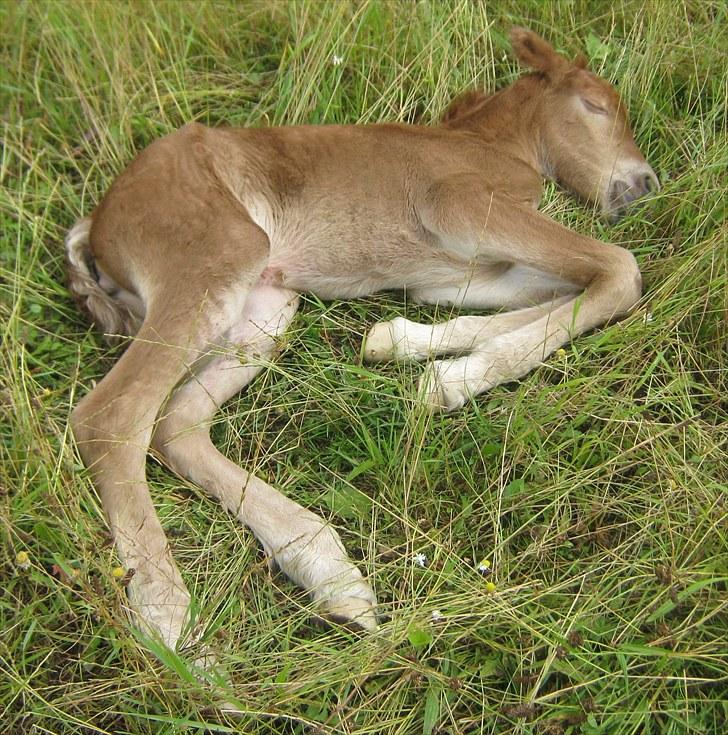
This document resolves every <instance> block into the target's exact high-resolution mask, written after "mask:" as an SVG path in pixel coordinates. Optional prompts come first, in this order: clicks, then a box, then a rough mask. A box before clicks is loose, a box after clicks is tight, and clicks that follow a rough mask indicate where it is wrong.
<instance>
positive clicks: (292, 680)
mask: <svg viewBox="0 0 728 735" xmlns="http://www.w3.org/2000/svg"><path fill="white" fill-rule="evenodd" d="M0 16H1V20H2V22H1V24H0V27H1V29H2V30H1V31H0V32H1V33H2V39H3V41H2V48H1V50H0V54H1V56H0V69H1V70H2V72H1V74H2V77H0V81H1V84H0V90H1V91H0V94H2V104H1V105H0V109H2V114H3V128H4V131H3V153H2V160H1V167H0V179H1V184H2V190H1V191H0V208H1V211H2V233H1V237H2V246H1V249H0V259H1V260H0V268H1V269H2V281H1V286H0V287H1V288H2V300H1V301H0V310H1V314H2V320H1V322H0V324H1V325H2V326H1V328H2V351H1V353H0V360H1V362H0V381H1V382H2V394H1V395H2V411H3V422H2V444H1V447H2V449H1V451H2V464H1V468H0V528H1V534H2V537H1V538H2V560H1V561H0V574H1V575H2V577H1V581H0V584H1V585H2V595H1V596H0V629H1V630H2V635H0V722H1V723H2V726H0V731H2V732H3V733H8V734H13V735H14V734H15V733H63V734H65V733H84V734H87V733H114V734H119V733H134V734H135V735H140V734H142V733H144V734H147V733H165V734H168V733H178V732H190V733H194V732H210V733H217V732H244V733H304V732H321V733H339V732H341V733H352V734H354V733H360V734H364V733H382V734H385V733H386V734H388V735H389V734H391V735H394V734H395V733H397V734H405V733H407V734H409V733H424V734H426V735H427V734H430V733H448V734H450V733H452V734H453V735H454V734H456V733H463V734H465V733H534V734H537V733H544V734H549V735H556V734H558V733H585V734H588V735H597V734H598V733H601V734H604V735H621V734H627V733H648V734H650V733H661V734H662V733H666V734H668V735H669V734H677V733H701V734H702V733H719V732H724V731H725V727H726V718H727V717H728V592H727V590H728V576H727V575H728V528H727V523H726V519H727V509H726V495H725V493H726V480H727V479H728V463H727V462H726V438H727V436H728V431H727V429H728V426H727V421H726V408H725V405H726V404H725V396H726V388H727V386H726V339H727V336H728V334H727V332H728V323H727V321H726V312H727V308H728V303H727V301H728V297H727V296H726V294H727V287H728V279H727V278H726V257H727V256H726V248H727V245H726V240H727V236H728V226H727V225H726V186H727V184H726V170H727V169H728V142H727V137H726V127H727V120H726V114H727V113H726V98H727V97H728V61H727V59H728V11H727V10H726V5H725V3H724V2H722V1H721V0H714V1H712V0H694V1H688V0H685V1H684V2H677V1H676V2H669V1H665V2H663V1H662V0H647V2H643V1H642V0H640V1H639V2H632V1H631V0H623V1H621V2H615V3H607V2H596V1H594V2H589V1H588V0H570V1H569V2H567V1H566V0H563V1H562V2H537V0H502V1H501V2H496V1H494V2H490V3H488V4H486V3H477V2H470V1H467V0H453V1H452V2H447V3H445V2H434V1H433V2H430V3H428V2H418V3H415V2H400V3H385V2H379V3H378V2H367V1H363V2H356V3H355V2H344V3H336V2H328V3H315V2H305V1H302V2H299V3H295V4H287V3H284V2H277V3H276V2H246V3H240V4H238V3H215V4H210V3H184V2H159V3H134V4H127V3H120V2H119V3H110V2H109V3H106V2H95V3H92V2H80V1H79V2H40V1H38V2H17V3H11V2H7V3H3V4H2V5H1V6H0ZM513 23H518V24H523V25H528V26H530V27H532V28H533V29H535V30H537V31H540V32H542V33H543V34H544V35H545V36H546V37H547V38H549V39H550V40H551V41H552V42H553V43H554V44H555V46H556V47H557V48H558V49H560V50H562V51H564V52H567V53H568V54H572V55H575V54H576V53H577V52H579V51H582V50H585V51H586V53H587V55H588V57H589V59H590V64H591V67H592V68H593V69H594V70H595V71H599V72H601V73H603V74H604V75H605V76H606V77H608V78H609V79H611V80H613V81H614V82H615V83H617V84H618V87H619V90H620V92H621V94H622V95H623V97H624V99H625V100H626V102H627V103H628V105H629V108H630V110H631V116H632V120H633V123H634V127H635V130H636V137H637V142H638V144H639V145H640V147H641V148H642V150H643V151H644V152H645V153H646V155H647V157H648V159H649V160H650V162H651V163H652V165H653V166H654V168H655V170H656V171H657V172H658V175H659V176H660V178H661V180H662V183H663V189H662V191H661V193H660V194H659V195H658V196H656V197H654V198H653V199H652V200H651V201H650V202H649V203H648V204H647V205H646V206H645V207H644V208H641V209H639V210H638V211H636V212H634V213H633V214H631V215H630V216H629V217H628V218H627V219H625V220H623V221H622V222H621V223H619V224H618V225H616V226H609V225H606V224H604V223H603V222H602V221H601V220H599V219H598V218H597V217H596V216H595V215H594V213H592V212H589V211H585V210H584V209H583V208H581V207H580V206H579V205H577V204H575V203H573V202H572V201H570V200H568V199H567V198H566V197H565V196H564V195H563V194H562V193H561V192H559V191H558V189H556V188H555V187H549V189H548V191H547V196H546V198H545V200H544V205H543V209H545V210H546V211H548V212H549V213H550V214H551V215H553V216H554V217H555V218H557V219H558V220H559V221H561V222H564V223H566V224H568V225H569V226H571V227H573V228H575V229H577V230H579V231H580V232H584V233H589V234H592V235H594V236H596V237H598V238H601V239H605V240H610V241H612V242H616V243H620V244H622V245H624V246H626V247H629V248H631V249H632V250H633V251H634V253H635V254H636V256H637V259H638V261H639V263H640V265H641V267H642V270H643V274H644V282H645V295H644V298H643V301H642V302H641V304H640V306H639V308H637V310H636V311H635V312H634V314H633V315H632V316H631V317H630V318H628V319H626V320H625V321H623V322H622V323H620V324H617V325H612V326H609V327H607V328H604V329H600V330H598V331H597V332H595V333H594V334H591V335H587V336H584V337H581V338H579V339H578V340H576V341H575V342H574V343H573V344H572V345H571V346H569V347H568V348H567V349H566V351H565V353H562V354H560V355H558V356H555V357H554V358H552V359H550V360H548V362H547V363H546V364H544V365H543V366H542V367H540V368H539V369H538V370H536V371H535V372H534V373H532V374H531V375H529V376H528V377H526V378H525V379H524V380H522V381H521V382H519V383H518V384H511V385H506V386H501V387H499V388H497V389H495V390H493V391H492V392H491V393H489V394H487V395H485V396H483V397H481V398H480V399H478V400H477V401H475V402H474V403H473V404H471V405H469V406H468V407H467V408H465V410H463V411H461V412H459V413H457V414H454V415H448V416H430V415H428V414H427V413H426V412H425V411H424V410H422V409H421V408H419V407H418V406H417V404H416V402H415V401H414V397H415V387H414V386H415V383H416V377H417V374H418V373H419V372H420V370H421V369H422V368H421V366H402V365H391V366H376V367H374V368H371V369H370V368H369V367H365V366H362V364H361V360H360V347H361V338H362V335H363V334H364V333H365V331H366V329H367V328H368V327H369V326H371V325H372V324H373V323H374V322H376V321H378V320H381V319H385V318H392V317H393V316H395V315H398V314H407V315H408V316H410V317H413V318H417V319H421V320H424V321H427V320H433V319H442V318H444V316H446V314H444V313H442V311H441V312H440V313H438V312H437V310H436V309H423V308H419V307H416V306H413V305H412V304H405V303H403V302H402V300H401V299H400V298H399V297H397V296H396V295H385V296H380V297H376V298H370V299H366V300H362V301H358V302H354V303H321V302H319V301H317V300H315V299H312V298H308V299H306V301H305V305H304V308H303V309H302V311H301V313H300V314H299V315H298V317H297V318H296V320H295V322H294V324H293V327H292V329H291V330H290V333H289V335H288V337H287V338H286V341H285V347H286V349H285V350H284V353H283V355H282V356H281V358H280V359H279V360H278V361H277V362H276V363H275V365H273V366H271V367H270V369H268V370H267V371H266V372H265V373H264V374H263V375H262V376H261V377H260V378H259V379H258V380H257V381H256V382H255V384H254V385H253V387H252V388H251V389H250V390H249V391H248V392H247V393H245V394H243V395H241V396H240V397H239V398H237V399H235V400H233V401H231V402H230V404H228V405H227V406H226V408H225V410H224V411H223V412H222V413H221V415H220V416H219V419H218V421H217V422H216V424H215V427H214V435H215V439H216V442H217V443H218V445H219V446H220V447H222V448H223V449H224V451H225V452H226V453H227V454H228V455H229V456H230V457H231V458H232V459H234V460H236V461H238V462H240V463H242V464H245V465H246V466H248V467H255V468H256V470H257V472H258V473H259V474H260V475H261V476H263V477H264V478H267V479H268V480H270V481H271V482H273V483H274V484H276V485H277V486H278V487H280V488H281V489H282V490H284V491H285V492H286V493H288V494H290V495H291V496H292V497H294V498H296V499H297V500H298V501H299V502H301V503H303V504H304V505H308V506H310V507H312V508H315V509H317V510H318V511H319V512H321V513H323V514H324V515H326V516H327V517H329V518H330V519H331V521H332V522H333V523H334V524H335V525H336V526H337V528H339V530H340V531H341V533H342V536H343V538H344V541H345V544H346V546H347V548H348V549H349V550H350V551H351V552H352V554H353V555H354V556H355V557H356V558H357V559H358V560H359V563H360V565H361V568H362V569H363V570H365V571H366V573H367V574H368V575H369V576H370V578H371V579H372V581H373V584H374V586H375V588H376V591H377V595H378V598H379V600H380V601H381V612H382V619H383V624H382V627H381V631H380V633H379V634H377V635H357V634H353V633H348V632H346V631H344V630H340V629H328V630H322V629H319V628H317V627H316V626H314V625H312V623H311V609H310V606H309V602H308V600H307V598H306V596H305V595H304V594H303V593H302V592H300V591H299V590H298V589H296V588H295V587H294V586H293V585H291V584H290V583H289V582H288V581H287V580H286V579H284V578H282V577H281V576H280V575H274V574H272V573H271V572H269V570H268V568H267V565H266V563H265V560H264V558H263V556H262V553H261V550H260V548H259V546H258V544H257V543H256V541H255V539H254V538H253V537H252V536H251V535H250V534H249V533H248V532H247V531H245V530H244V529H242V528H241V527H239V526H238V525H236V523H235V522H234V521H233V520H231V519H230V518H228V517H227V516H226V515H225V513H224V512H223V511H222V510H221V509H220V508H219V507H217V506H216V505H214V504H213V503H211V502H209V501H208V500H207V499H206V498H204V497H203V496H202V494H201V493H200V492H199V491H198V490H197V489H196V488H194V487H192V486H189V485H187V484H185V483H183V482H181V481H179V480H177V479H175V478H174V477H172V476H171V475H170V474H169V473H167V472H166V471H165V470H164V469H163V468H162V467H160V466H159V465H158V464H157V463H155V462H154V460H150V463H149V472H150V475H151V477H152V480H153V483H154V496H155V499H156V503H157V506H158V508H159V512H160V514H161V516H162V518H163V522H164V526H165V528H166V529H167V532H168V533H169V535H170V538H171V539H172V543H173V545H174V553H175V555H176V558H177V560H178V561H179V563H180V565H181V568H182V572H183V574H184V576H185V578H186V579H187V581H188V583H189V585H190V588H191V589H192V590H193V591H194V595H195V598H196V604H197V605H198V608H199V612H200V615H201V616H202V618H203V619H204V620H205V621H206V623H207V629H206V637H207V640H208V641H209V643H210V645H211V646H212V647H213V648H214V649H215V650H216V651H217V652H218V654H219V656H220V659H221V660H222V662H223V663H224V664H225V666H226V667H227V668H228V670H229V672H230V677H231V680H232V682H233V686H232V690H231V692H230V698H234V699H235V700H236V701H237V702H238V703H239V706H240V707H241V709H242V710H244V712H245V713H246V714H245V715H244V716H243V717H242V718H240V719H238V720H237V721H232V720H226V719H225V718H223V717H221V716H220V715H219V714H218V713H216V712H215V710H214V708H212V707H211V705H212V703H213V698H212V696H211V694H210V693H209V691H208V690H206V689H205V688H204V687H203V686H201V685H199V684H198V683H197V681H196V680H195V679H194V677H192V676H191V675H190V673H189V671H188V670H187V669H186V668H185V664H184V659H178V658H176V657H174V656H172V655H171V654H166V653H165V652H164V651H163V650H161V649H159V647H155V646H154V645H153V644H151V643H148V642H147V643H146V644H145V643H144V642H142V643H141V644H140V642H139V640H138V634H136V633H135V632H134V630H133V629H132V628H131V627H130V626H129V624H128V622H127V619H126V618H125V616H124V613H123V605H124V588H123V584H122V582H121V581H120V580H119V579H117V578H116V577H114V574H113V570H114V568H115V567H116V566H117V564H118V562H117V560H116V557H115V554H114V551H113V548H112V547H111V545H110V543H109V538H108V534H107V531H106V526H105V522H104V519H103V515H102V513H101V510H100V507H99V502H98V499H97V497H96V495H95V494H94V491H93V489H92V487H91V485H90V483H89V481H88V478H87V477H86V475H85V474H84V471H83V470H82V467H81V466H80V464H79V460H78V456H77V454H76V451H75V448H74V445H73V442H72V440H71V437H70V435H69V432H68V428H67V424H68V415H69V411H70V408H71V405H72V404H73V402H74V401H75V400H76V398H77V397H78V396H80V395H82V394H84V393H85V392H86V391H87V390H88V388H89V386H90V385H92V383H93V381H94V380H98V379H99V378H100V376H101V375H103V373H104V372H105V371H106V370H107V369H108V368H109V366H110V365H111V363H112V360H113V351H112V350H110V349H109V348H107V347H106V346H104V345H103V343H102V342H101V340H100V339H99V338H98V336H97V335H96V334H94V333H93V332H91V331H90V330H89V329H88V328H87V326H86V324H85V323H84V321H83V319H82V318H81V316H80V315H79V314H78V313H77V311H76V309H75V307H74V304H73V303H72V301H71V299H70V297H69V294H68V292H67V290H66V288H65V286H64V276H63V252H62V241H63V237H64V233H65V231H66V230H67V228H68V227H69V226H70V225H71V224H72V223H73V222H74V220H75V219H76V218H77V217H79V216H80V215H81V214H84V213H86V212H88V211H89V210H90V209H91V208H92V207H93V206H94V204H95V203H96V202H97V201H98V200H99V198H100V196H101V195H102V193H103V192H104V190H105V189H106V188H107V186H108V185H109V184H110V182H111V181H112V179H113V178H114V176H115V175H116V174H118V173H119V172H120V171H121V169H122V168H123V167H124V166H125V164H126V163H127V162H128V161H129V160H130V159H131V158H132V156H133V155H134V153H135V151H138V150H139V149H140V148H142V147H143V146H145V145H146V144H148V143H149V142H150V141H152V140H153V139H154V138H156V137H157V136H159V135H162V134H164V133H166V132H169V131H171V130H173V129H174V128H176V127H177V126H179V125H180V124H182V123H184V122H186V121H189V120H199V121H201V122H205V123H209V124H220V123H229V124H236V125H267V124H282V123H304V122H306V123H332V122H337V123H354V122H376V121H383V120H401V121H420V122H423V123H431V122H434V121H436V120H437V118H438V115H439V114H440V113H441V112H442V110H443V109H444V107H445V105H446V104H447V101H448V100H449V99H450V98H451V96H453V95H454V94H456V93H457V92H459V91H461V90H463V89H465V88H467V87H469V86H471V85H477V86H478V87H481V88H487V89H492V88H494V87H495V86H496V85H503V84H505V83H507V82H510V81H511V80H513V79H514V78H515V76H516V75H517V73H518V70H517V68H516V66H515V64H514V62H513V61H512V59H511V57H510V56H509V54H508V44H507V41H506V33H507V30H508V28H509V27H510V26H511V25H512V24H513ZM19 554H20V556H18V555H19ZM416 554H422V555H424V557H425V558H426V563H425V564H424V566H420V565H419V564H417V563H416V562H415V561H413V556H414V555H416ZM25 555H27V558H26V556H25ZM484 557H487V559H488V560H489V562H490V569H491V570H492V571H491V574H490V575H488V576H482V575H481V574H480V573H479V572H478V570H477V566H478V563H479V561H480V560H482V559H483V558H484ZM488 582H493V583H495V585H496V588H495V592H492V593H490V592H489V591H488V588H487V586H486V585H487V583H488Z"/></svg>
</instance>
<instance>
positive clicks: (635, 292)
mask: <svg viewBox="0 0 728 735" xmlns="http://www.w3.org/2000/svg"><path fill="white" fill-rule="evenodd" d="M418 211H419V212H420V216H421V219H422V224H423V226H424V227H425V228H426V229H428V230H429V231H430V232H431V233H433V234H434V235H435V236H437V237H438V238H439V239H440V240H441V242H442V243H443V245H445V246H447V244H448V243H456V247H457V251H458V252H459V253H463V252H464V253H465V254H466V255H467V256H468V257H470V258H472V259H473V260H476V261H477V260H479V259H482V260H483V261H484V262H502V261H508V262H512V263H514V264H515V266H516V267H525V268H527V269H529V270H535V271H537V272H543V273H544V274H547V275H548V276H551V277H553V278H555V279H559V280H562V281H565V282H566V283H569V284H574V286H575V287H577V288H578V289H579V290H580V291H581V294H580V296H578V297H576V298H569V299H568V300H565V302H564V303H562V304H561V305H560V306H558V307H557V308H555V309H553V310H552V311H551V312H550V313H548V314H547V315H545V316H542V317H540V318H538V319H536V320H535V321H531V322H528V323H526V324H524V325H522V326H520V327H518V328H516V329H515V330H513V331H509V332H505V333H501V334H497V335H495V336H492V337H491V338H489V339H486V340H485V341H484V342H480V343H479V344H478V345H477V348H476V349H474V350H473V351H472V352H471V354H470V355H468V356H466V357H462V358H459V359H457V360H443V361H436V362H434V363H432V364H431V365H430V366H429V367H428V368H427V370H426V372H425V374H424V375H423V377H422V381H421V389H422V395H423V399H424V400H425V402H426V403H428V404H429V405H431V406H432V407H435V408H444V409H445V410H451V409H454V408H459V407H460V406H462V405H463V404H464V403H465V402H466V401H467V400H468V399H469V398H471V397H472V396H475V395H477V394H478V393H481V392H483V391H485V390H488V389H489V388H492V387H494V386H496V385H498V384H500V383H503V382H507V381H509V380H514V379H516V378H520V377H522V376H523V375H525V374H526V373H528V372H529V371H530V370H532V369H533V368H534V367H536V366H537V365H538V364H539V363H540V362H541V361H542V360H544V359H545V358H546V357H547V356H548V355H550V354H551V353H552V352H553V351H554V350H556V349H557V348H558V347H560V346H561V345H563V344H565V343H566V342H568V341H569V340H570V339H571V338H573V337H574V336H576V335H578V334H581V333H582V332H585V331H587V330H589V329H593V328H594V327H597V326H599V325H600V324H603V323H604V322H606V321H609V320H610V319H613V318H615V317H619V316H623V315H625V314H626V313H628V312H629V311H630V310H631V309H632V308H633V306H634V305H635V304H636V302H637V301H638V300H639V298H640V295H641V277H640V272H639V268H638V267H637V263H636V261H635V259H634V256H633V255H632V254H631V253H629V252H628V251H627V250H624V249H622V248H619V247H616V246H614V245H609V244H607V243H603V242H599V241H597V240H593V239H591V238H587V237H583V236H581V235H578V234H576V233H574V232H572V231H570V230H568V229H566V228H564V227H562V226H561V225H559V224H557V223H555V222H553V221H552V220H550V219H548V218H547V217H544V216H543V215H540V214H539V213H538V212H534V211H533V210H531V209H527V208H525V207H522V206H520V205H518V204H516V203H514V202H512V201H511V200H509V199H508V198H505V197H502V196H499V195H497V194H493V193H489V192H486V191H483V190H482V187H480V186H478V185H477V181H473V180H469V181H467V182H466V181H463V179H454V180H444V181H440V182H437V183H436V184H435V185H434V186H433V187H431V189H430V190H429V191H428V193H427V195H426V196H425V197H424V198H423V201H422V202H421V203H420V207H419V210H418ZM503 306H508V304H507V303H504V304H503ZM516 313H517V312H516ZM505 316H507V315H505Z"/></svg>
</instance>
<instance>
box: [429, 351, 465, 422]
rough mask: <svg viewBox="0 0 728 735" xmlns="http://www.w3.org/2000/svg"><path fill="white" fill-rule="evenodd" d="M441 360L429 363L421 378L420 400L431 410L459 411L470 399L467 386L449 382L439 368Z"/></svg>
mask: <svg viewBox="0 0 728 735" xmlns="http://www.w3.org/2000/svg"><path fill="white" fill-rule="evenodd" d="M439 365H440V362H439V361H436V362H433V363H432V364H431V365H428V366H427V368H426V370H425V372H424V373H423V374H422V377H421V378H420V381H419V385H418V388H417V396H418V398H419V400H420V402H421V403H422V404H423V405H424V406H425V407H426V408H429V409H430V410H431V411H445V412H448V411H457V409H459V408H462V407H463V406H464V405H465V404H466V403H467V402H468V400H469V396H468V395H467V394H466V393H465V386H464V385H462V384H458V383H456V382H448V381H447V380H446V379H445V376H444V375H442V373H441V370H440V369H439Z"/></svg>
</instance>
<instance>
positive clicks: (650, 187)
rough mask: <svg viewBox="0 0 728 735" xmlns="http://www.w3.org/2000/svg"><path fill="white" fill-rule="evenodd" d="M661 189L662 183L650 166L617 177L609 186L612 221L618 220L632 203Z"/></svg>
mask: <svg viewBox="0 0 728 735" xmlns="http://www.w3.org/2000/svg"><path fill="white" fill-rule="evenodd" d="M659 189H660V182H659V181H658V179H657V176H656V175H655V172H654V171H653V170H652V169H651V168H650V167H649V166H647V167H646V168H641V169H640V170H639V171H635V172H632V173H630V174H628V175H626V176H619V177H615V178H614V179H612V182H611V184H610V185H609V217H610V219H612V220H618V219H619V218H620V217H622V216H624V214H625V212H626V210H627V207H629V205H630V204H632V202H635V201H637V200H638V199H641V198H642V197H644V196H646V195H647V194H650V193H652V192H656V191H659Z"/></svg>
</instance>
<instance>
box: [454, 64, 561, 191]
mask: <svg viewBox="0 0 728 735" xmlns="http://www.w3.org/2000/svg"><path fill="white" fill-rule="evenodd" d="M543 91H544V82H543V80H541V79H540V78H539V77H538V76H537V75H535V74H529V75H527V76H524V77H521V79H519V80H518V81H517V82H515V83H514V84H511V85H510V86H509V87H506V88H505V89H501V90H500V91H499V92H496V93H495V94H492V95H490V96H487V97H483V98H481V99H480V100H479V101H477V102H474V104H473V107H472V110H469V111H468V110H466V111H464V112H463V114H461V115H459V116H458V117H456V118H455V119H453V120H450V121H448V122H446V123H445V127H447V128H450V129H451V130H468V131H470V132H473V133H475V134H476V135H478V137H480V138H482V139H483V140H485V141H486V142H488V143H489V144H490V145H492V146H493V147H494V148H496V149H498V150H500V151H502V152H503V153H504V154H506V155H508V156H510V157H512V158H516V159H518V160H520V161H522V162H523V163H525V164H526V165H528V166H529V167H530V168H532V169H533V171H534V172H535V174H537V175H538V176H539V177H540V178H541V179H544V178H550V177H551V172H550V171H549V166H548V162H547V161H546V157H545V156H544V155H543V146H542V141H541V122H540V115H539V112H540V107H541V103H542V95H543Z"/></svg>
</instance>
